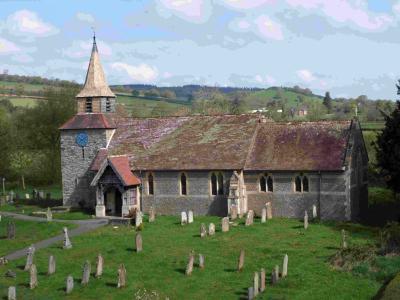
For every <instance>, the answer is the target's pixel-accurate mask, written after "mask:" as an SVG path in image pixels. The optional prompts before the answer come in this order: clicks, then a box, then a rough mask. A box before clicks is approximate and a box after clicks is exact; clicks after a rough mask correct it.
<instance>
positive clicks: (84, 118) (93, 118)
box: [60, 113, 116, 130]
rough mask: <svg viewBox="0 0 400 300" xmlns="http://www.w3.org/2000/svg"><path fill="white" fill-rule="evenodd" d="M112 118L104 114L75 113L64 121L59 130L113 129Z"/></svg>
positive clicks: (114, 126)
mask: <svg viewBox="0 0 400 300" xmlns="http://www.w3.org/2000/svg"><path fill="white" fill-rule="evenodd" d="M115 128H116V125H115V123H114V121H113V119H112V118H110V117H108V116H107V115H105V114H100V113H97V114H96V113H95V114H77V115H75V116H73V117H72V118H71V119H69V120H68V121H67V122H65V124H64V125H62V126H61V127H60V130H69V129H115Z"/></svg>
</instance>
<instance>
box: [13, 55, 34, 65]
mask: <svg viewBox="0 0 400 300" xmlns="http://www.w3.org/2000/svg"><path fill="white" fill-rule="evenodd" d="M11 59H12V60H13V61H16V62H20V63H31V62H33V61H34V59H33V57H32V56H30V55H28V54H23V53H21V54H16V55H13V56H12V58H11Z"/></svg>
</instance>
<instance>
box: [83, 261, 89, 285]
mask: <svg viewBox="0 0 400 300" xmlns="http://www.w3.org/2000/svg"><path fill="white" fill-rule="evenodd" d="M90 271H91V265H90V262H89V261H88V260H87V261H85V264H84V265H83V274H82V281H81V284H82V285H88V284H89V279H90Z"/></svg>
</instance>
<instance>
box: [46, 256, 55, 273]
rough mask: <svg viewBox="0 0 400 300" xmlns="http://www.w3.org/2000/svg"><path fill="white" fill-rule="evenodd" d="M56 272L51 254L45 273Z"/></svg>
mask: <svg viewBox="0 0 400 300" xmlns="http://www.w3.org/2000/svg"><path fill="white" fill-rule="evenodd" d="M55 272H56V260H55V258H54V256H53V255H50V257H49V267H48V269H47V274H48V275H52V274H54V273H55Z"/></svg>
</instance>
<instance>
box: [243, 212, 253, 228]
mask: <svg viewBox="0 0 400 300" xmlns="http://www.w3.org/2000/svg"><path fill="white" fill-rule="evenodd" d="M253 223H254V210H249V211H248V212H247V216H246V223H245V225H246V226H250V225H253Z"/></svg>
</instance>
